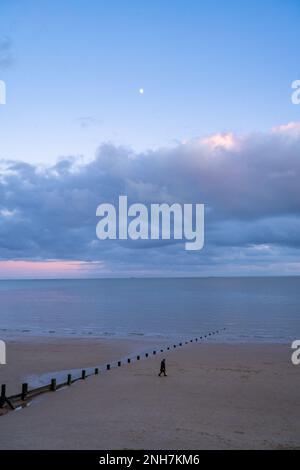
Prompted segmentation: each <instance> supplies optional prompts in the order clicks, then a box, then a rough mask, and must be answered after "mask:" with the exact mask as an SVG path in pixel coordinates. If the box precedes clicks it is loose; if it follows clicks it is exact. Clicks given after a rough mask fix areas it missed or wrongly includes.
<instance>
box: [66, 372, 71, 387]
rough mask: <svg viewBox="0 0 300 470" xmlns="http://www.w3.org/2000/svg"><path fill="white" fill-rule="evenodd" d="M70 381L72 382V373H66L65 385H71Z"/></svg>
mask: <svg viewBox="0 0 300 470" xmlns="http://www.w3.org/2000/svg"><path fill="white" fill-rule="evenodd" d="M71 383H72V375H71V374H68V380H67V385H71Z"/></svg>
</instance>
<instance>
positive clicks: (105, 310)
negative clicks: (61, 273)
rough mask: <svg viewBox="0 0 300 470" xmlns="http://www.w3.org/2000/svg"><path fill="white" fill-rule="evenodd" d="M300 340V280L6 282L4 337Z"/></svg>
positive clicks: (0, 310) (2, 287)
mask: <svg viewBox="0 0 300 470" xmlns="http://www.w3.org/2000/svg"><path fill="white" fill-rule="evenodd" d="M222 327H226V332H225V334H222V336H220V337H218V338H217V340H219V341H220V340H221V341H224V340H226V341H276V342H284V341H288V342H290V341H292V340H294V339H299V338H300V278H208V279H103V280H98V279H97V280H51V281H48V280H47V281H0V338H2V339H5V338H6V337H8V336H13V337H16V336H18V337H20V336H22V337H24V338H25V337H28V336H30V335H48V336H50V335H52V336H71V337H72V336H109V335H112V336H131V337H140V336H141V335H145V336H166V337H182V338H184V337H189V336H195V335H200V334H201V333H205V332H208V331H210V330H212V329H216V328H222Z"/></svg>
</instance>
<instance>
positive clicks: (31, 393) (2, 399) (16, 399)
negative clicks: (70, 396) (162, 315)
mask: <svg viewBox="0 0 300 470" xmlns="http://www.w3.org/2000/svg"><path fill="white" fill-rule="evenodd" d="M225 329H226V328H222V329H221V330H216V331H212V332H210V333H207V334H206V335H203V336H200V337H199V338H194V339H190V340H189V341H185V342H180V343H178V344H173V347H171V346H167V347H166V348H165V349H160V351H157V350H153V351H152V354H153V355H156V353H157V352H160V353H163V352H165V351H170V350H171V349H175V348H177V347H181V346H183V345H184V344H189V343H193V342H194V341H195V342H198V341H199V340H202V339H205V338H208V337H210V336H213V335H216V334H218V333H220V332H221V331H224V330H225ZM144 354H145V358H147V357H149V354H150V353H148V352H146V353H144ZM141 357H142V356H141V355H137V356H136V357H134V358H130V357H128V359H127V364H130V363H131V361H132V360H134V359H136V360H137V361H139V360H140V359H141ZM121 365H122V361H118V362H117V367H121ZM111 366H112V364H107V365H106V370H107V371H109V370H110V369H111ZM99 373H100V369H99V367H95V369H94V370H93V372H92V373H90V374H87V373H86V370H85V369H83V370H82V371H81V376H79V377H77V378H72V374H68V375H67V381H66V382H63V383H60V384H57V380H56V378H52V379H51V381H50V384H49V385H44V386H41V387H38V388H35V389H31V390H29V389H28V383H23V384H22V391H21V393H20V394H17V395H13V396H10V397H7V396H6V385H5V384H3V385H1V395H0V408H3V407H5V405H8V407H9V408H11V409H15V408H16V406H22V405H24V403H25V402H26V400H28V399H30V398H33V397H35V396H37V395H40V394H41V393H45V392H49V391H51V392H55V391H56V390H58V389H59V388H62V387H66V386H70V385H72V383H74V382H77V381H78V380H85V379H86V378H87V377H90V376H91V375H98V374H99Z"/></svg>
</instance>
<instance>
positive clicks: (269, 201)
mask: <svg viewBox="0 0 300 470" xmlns="http://www.w3.org/2000/svg"><path fill="white" fill-rule="evenodd" d="M299 177H300V132H299V128H298V125H297V124H294V125H290V127H288V126H285V127H284V126H283V127H282V128H279V129H276V130H274V131H272V132H270V133H266V134H255V135H248V136H242V137H238V136H234V135H231V134H229V135H217V136H212V137H210V138H208V139H204V140H199V141H193V142H189V143H187V144H179V145H177V146H176V147H175V148H172V149H161V150H156V151H149V152H146V153H142V154H136V153H134V152H133V151H132V150H131V149H128V148H124V147H116V146H114V145H103V146H101V147H100V148H99V150H98V152H97V155H96V158H95V159H94V160H93V161H92V162H89V163H83V162H82V161H80V160H79V159H77V158H65V159H60V160H59V161H58V162H57V163H56V164H55V165H53V166H51V167H47V168H40V167H37V166H34V165H30V164H26V163H22V162H18V161H2V162H1V171H0V257H1V259H2V260H7V259H33V260H34V259H35V260H38V259H42V260H43V259H45V260H47V259H62V260H72V259H75V260H83V261H101V262H104V263H105V265H106V266H108V267H109V269H110V270H111V271H112V272H114V271H116V272H140V273H143V272H149V271H151V272H154V273H155V272H162V271H163V272H165V273H170V272H172V271H173V272H174V271H176V272H177V273H180V272H182V273H199V274H201V273H202V272H205V273H215V274H217V273H220V274H222V273H223V271H226V272H227V273H228V272H229V273H230V272H232V273H234V272H235V270H238V271H239V272H243V271H244V270H245V271H246V270H247V269H248V270H249V272H250V273H251V269H254V268H255V269H256V271H255V272H259V270H260V269H263V268H264V267H266V266H268V269H269V270H270V273H272V272H275V271H276V269H277V270H279V271H280V269H283V270H284V269H286V271H287V272H289V270H290V271H292V272H294V270H295V269H296V268H297V264H295V263H296V261H295V260H296V258H297V256H298V250H299V244H300V243H299V240H300V237H299V230H300V186H299ZM121 194H125V195H128V198H129V202H143V203H146V204H150V203H152V202H160V203H162V202H167V203H174V202H181V203H205V205H206V239H205V248H204V249H203V250H202V251H201V252H196V253H191V252H186V251H185V250H184V246H183V244H182V243H158V244H153V242H152V243H150V242H149V243H145V242H143V243H133V242H128V243H124V242H123V243H121V242H118V241H99V240H97V239H96V234H95V228H96V223H97V218H96V216H95V212H96V208H97V206H98V205H99V204H100V203H101V202H112V203H116V204H117V199H118V196H119V195H121ZM95 266H97V264H95ZM280 266H281V268H280ZM284 267H285V268H284Z"/></svg>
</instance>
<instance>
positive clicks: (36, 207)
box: [0, 0, 300, 278]
mask: <svg viewBox="0 0 300 470" xmlns="http://www.w3.org/2000/svg"><path fill="white" fill-rule="evenodd" d="M299 19H300V4H299V2H298V1H294V0H285V1H284V0H272V1H270V0H266V1H264V2H261V1H256V0H251V1H247V0H244V1H243V2H241V1H234V0H229V1H228V2H224V1H221V0H219V1H201V2H199V1H196V0H185V1H182V0H173V1H169V0H166V1H163V2H162V1H161V0H160V1H158V0H153V1H151V2H141V1H136V0H130V1H125V0H122V1H121V0H119V1H114V0H112V1H110V2H106V1H101V0H97V1H96V0H85V1H83V0H72V1H71V0H64V1H58V0H52V1H49V0H44V1H43V2H40V1H38V0H26V2H24V1H22V0H1V2H0V80H4V81H5V83H6V88H7V102H6V105H0V196H1V199H0V277H1V278H6V277H9V278H10V277H12V278H14V277H73V276H75V277H77V276H79V277H81V276H83V277H89V276H118V275H121V276H123V275H124V276H127V275H130V276H132V275H278V274H287V275H295V274H299V268H300V262H299V261H298V260H299V251H298V250H299V247H298V244H299V243H298V240H299V230H298V229H299V225H300V219H299V205H300V203H299V201H300V198H299V196H300V194H299V190H298V185H297V181H299V150H300V146H299V145H300V125H299V124H298V123H299V122H300V106H296V105H294V104H292V101H291V93H292V90H291V84H292V82H293V81H294V80H297V79H300V66H299V60H298V54H297V52H298V50H297V49H298V45H299V43H300V30H299ZM141 88H142V89H143V90H144V93H143V94H141V93H140V92H139V90H140V89H141ZM121 191H122V193H123V192H124V191H126V194H128V196H129V198H130V200H131V201H132V202H145V203H146V204H150V203H151V202H166V201H167V202H182V203H184V202H193V203H196V202H197V203H205V205H206V242H205V247H204V249H203V250H202V251H201V252H199V253H197V254H195V253H194V254H191V253H186V252H184V250H183V249H182V245H181V244H180V243H176V244H175V243H169V244H164V245H163V246H161V245H160V246H158V245H157V246H153V245H150V246H149V245H146V246H144V245H143V246H141V244H139V243H138V244H125V245H124V244H121V243H119V242H114V243H112V242H107V243H106V242H100V241H99V240H97V239H96V237H95V226H96V222H97V221H96V219H95V210H96V207H97V205H98V204H99V203H100V202H105V201H106V200H107V202H113V201H116V200H117V198H118V196H119V194H121ZM158 196H159V197H158Z"/></svg>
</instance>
